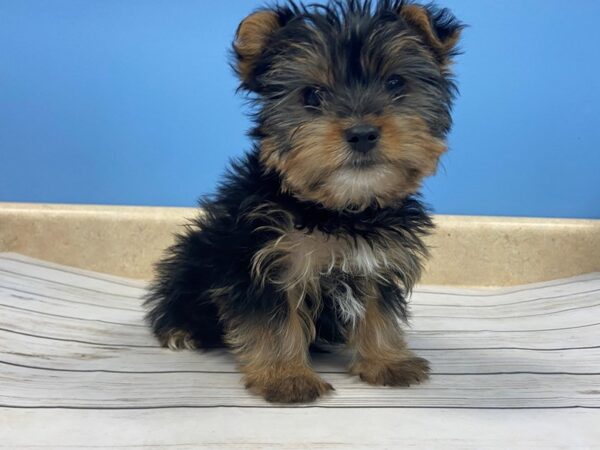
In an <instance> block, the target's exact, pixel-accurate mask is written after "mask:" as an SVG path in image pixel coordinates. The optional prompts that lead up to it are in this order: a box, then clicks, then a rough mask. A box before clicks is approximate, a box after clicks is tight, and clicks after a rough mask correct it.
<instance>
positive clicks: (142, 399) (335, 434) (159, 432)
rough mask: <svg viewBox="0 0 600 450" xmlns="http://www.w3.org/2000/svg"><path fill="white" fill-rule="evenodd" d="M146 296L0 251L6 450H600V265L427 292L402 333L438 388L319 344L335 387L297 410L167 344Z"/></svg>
mask: <svg viewBox="0 0 600 450" xmlns="http://www.w3.org/2000/svg"><path fill="white" fill-rule="evenodd" d="M144 293H145V284H144V283H143V282H139V281H132V280H127V279H123V278H118V277H114V276H108V275H102V274H98V273H93V272H87V271H83V270H79V269H73V268H68V267H64V266H59V265H56V264H52V263H46V262H42V261H38V260H33V259H30V258H27V257H23V256H19V255H16V254H8V253H3V254H0V448H68V447H70V448H84V447H86V446H87V447H93V448H105V447H110V446H117V447H118V446H120V447H122V448H146V447H152V446H154V447H160V448H198V447H199V446H205V447H209V448H298V447H305V448H336V447H337V448H364V446H365V445H367V444H368V445H369V446H371V447H382V448H394V447H396V446H398V445H400V443H402V446H407V447H413V448H425V449H433V448H498V449H500V448H600V434H599V432H598V427H597V426H594V425H592V424H597V423H600V274H589V275H583V276H579V277H576V278H570V279H565V280H555V281H551V282H547V283H538V284H532V285H526V286H518V287H512V288H506V289H494V290H476V289H458V288H448V287H432V286H420V287H418V288H417V289H416V291H415V293H414V295H413V298H412V311H413V318H412V321H411V324H412V328H411V330H410V331H409V332H408V341H409V344H410V346H411V348H413V349H414V350H416V351H417V352H418V353H419V355H420V356H424V357H426V358H428V359H429V360H430V361H431V363H432V371H433V374H432V378H431V381H430V382H429V383H427V384H425V385H422V386H415V387H411V388H408V389H394V388H375V387H371V386H368V385H366V384H364V383H361V382H359V381H358V380H357V379H356V378H355V377H351V376H350V375H348V374H347V373H346V367H347V365H348V362H349V357H348V355H347V354H344V353H343V352H342V353H336V354H329V355H323V354H318V355H315V356H314V361H313V362H314V365H315V367H316V369H317V370H318V371H319V372H320V373H321V374H322V376H323V378H324V379H326V380H327V381H328V382H331V383H332V384H333V385H334V386H335V388H336V391H335V393H334V395H331V396H328V397H327V398H324V399H323V400H320V401H318V402H317V403H316V404H312V405H299V406H290V407H275V406H273V405H271V404H268V403H266V402H264V401H263V400H262V399H260V398H257V397H254V396H251V395H250V394H249V393H248V392H247V391H245V390H244V388H243V386H242V385H241V383H240V378H241V376H240V374H239V373H238V371H237V370H236V367H235V363H234V361H233V359H232V357H231V356H230V355H229V354H228V353H227V352H226V351H214V352H206V353H197V352H190V351H184V352H171V351H169V350H165V349H162V348H159V347H158V345H157V343H156V342H155V340H154V339H153V337H152V336H151V335H150V333H149V331H148V329H147V328H146V327H145V325H144V323H143V311H142V308H141V298H142V296H143V295H144ZM267 423H268V427H267V426H266V425H265V424H267ZM40 424H43V426H41V425H40ZM99 424H101V425H102V429H103V430H104V431H103V432H100V431H98V430H97V429H96V428H97V427H98V426H100V425H99ZM123 424H124V425H123ZM409 425H410V426H409ZM123 426H125V431H124V432H121V431H119V430H123V428H122V427H123ZM60 430H63V432H62V433H61V432H60ZM68 430H70V431H68ZM72 430H76V431H75V432H73V431H72ZM85 430H88V432H85ZM111 430H112V432H111ZM327 430H329V432H327ZM358 430H361V432H358ZM543 430H545V431H543ZM482 433H483V434H482ZM486 433H487V434H486ZM303 436H304V439H305V440H303ZM369 436H370V437H369ZM515 436H521V439H522V440H520V441H519V442H516V441H513V442H510V444H508V441H507V439H512V438H514V437H515ZM369 439H370V440H369ZM301 444H302V445H301Z"/></svg>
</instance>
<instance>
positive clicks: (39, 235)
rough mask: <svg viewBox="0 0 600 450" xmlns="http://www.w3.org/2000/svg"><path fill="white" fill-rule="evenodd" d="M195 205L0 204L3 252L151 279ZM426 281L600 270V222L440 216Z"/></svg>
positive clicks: (484, 280) (540, 277) (504, 282)
mask: <svg viewBox="0 0 600 450" xmlns="http://www.w3.org/2000/svg"><path fill="white" fill-rule="evenodd" d="M194 214H196V211H195V210H194V209H189V208H163V207H123V206H88V205H44V204H19V203H0V251H2V252H16V253H21V254H24V255H28V256H32V257H35V258H40V259H45V260H48V261H53V262H57V263H60V264H67V265H70V266H74V267H79V268H83V269H90V270H95V271H99V272H105V273H110V274H114V275H121V276H125V277H130V278H138V279H148V278H150V277H151V276H152V265H153V263H154V262H155V261H157V260H158V259H159V258H160V256H161V253H162V251H163V249H165V248H166V247H167V246H168V245H169V244H170V243H171V242H172V236H173V233H174V232H177V231H178V230H181V229H182V226H183V224H185V223H186V218H189V217H192V216H193V215H194ZM435 221H436V223H437V231H436V233H435V234H434V235H433V236H431V237H430V238H429V239H428V243H429V245H430V247H431V250H432V258H431V260H430V262H429V264H428V268H427V271H426V273H425V276H424V277H423V280H422V282H423V283H427V284H445V285H462V286H508V285H515V284H523V283H532V282H538V281H546V280H550V279H556V278H563V277H568V276H573V275H578V274H583V273H589V272H599V271H600V220H571V219H530V218H509V217H506V218H501V217H467V216H436V217H435Z"/></svg>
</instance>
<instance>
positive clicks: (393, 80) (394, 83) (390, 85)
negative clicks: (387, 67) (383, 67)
mask: <svg viewBox="0 0 600 450" xmlns="http://www.w3.org/2000/svg"><path fill="white" fill-rule="evenodd" d="M404 86H406V79H405V78H404V77H403V76H402V75H397V74H394V75H392V76H391V77H389V78H388V79H387V80H386V82H385V87H386V88H387V89H388V90H390V91H399V90H400V89H403V88H404Z"/></svg>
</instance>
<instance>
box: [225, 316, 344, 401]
mask: <svg viewBox="0 0 600 450" xmlns="http://www.w3.org/2000/svg"><path fill="white" fill-rule="evenodd" d="M285 309H286V310H285V311H280V312H279V313H275V314H270V315H269V316H267V315H265V314H262V315H255V316H250V317H244V318H243V319H241V320H236V321H235V322H236V323H234V324H233V326H230V327H228V328H229V330H228V332H227V341H228V343H229V344H230V345H231V346H232V347H233V349H234V351H235V353H236V354H237V356H238V360H239V362H240V364H241V369H242V371H243V373H244V381H245V384H246V387H247V388H248V389H250V391H252V392H254V393H256V394H258V395H262V396H263V397H264V398H265V399H266V400H267V401H270V402H277V403H296V402H308V401H313V400H315V399H316V398H317V397H319V396H320V395H323V394H325V393H326V392H328V391H330V390H332V389H333V387H332V386H331V385H330V384H329V383H326V382H325V381H323V380H322V379H321V378H320V377H319V376H318V375H317V374H316V373H315V372H314V370H313V369H312V368H311V367H310V365H309V353H308V347H309V342H310V335H311V332H310V327H311V325H310V324H309V323H307V322H306V320H305V319H304V318H302V317H301V315H300V313H299V311H298V310H297V309H292V308H289V307H288V306H287V305H286V307H285Z"/></svg>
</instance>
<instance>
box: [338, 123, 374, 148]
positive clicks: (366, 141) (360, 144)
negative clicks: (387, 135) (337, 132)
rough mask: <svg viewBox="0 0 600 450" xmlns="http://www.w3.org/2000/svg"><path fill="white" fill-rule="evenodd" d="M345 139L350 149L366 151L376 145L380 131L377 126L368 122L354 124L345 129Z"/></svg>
mask: <svg viewBox="0 0 600 450" xmlns="http://www.w3.org/2000/svg"><path fill="white" fill-rule="evenodd" d="M345 135H346V141H347V142H348V144H350V147H351V148H352V150H354V151H356V152H359V153H368V152H370V151H371V150H373V149H374V148H375V147H376V146H377V142H379V138H380V137H381V133H380V132H379V129H378V128H377V127H374V126H373V125H369V124H360V125H355V126H353V127H352V128H348V129H347V130H346V131H345Z"/></svg>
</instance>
